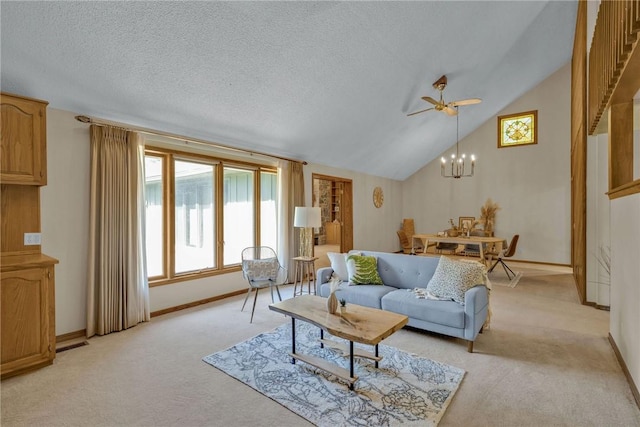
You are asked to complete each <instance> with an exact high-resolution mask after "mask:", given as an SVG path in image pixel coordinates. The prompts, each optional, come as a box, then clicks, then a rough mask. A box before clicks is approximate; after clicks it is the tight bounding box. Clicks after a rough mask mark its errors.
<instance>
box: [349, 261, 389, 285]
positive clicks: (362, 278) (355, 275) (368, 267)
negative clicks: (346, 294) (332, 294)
mask: <svg viewBox="0 0 640 427" xmlns="http://www.w3.org/2000/svg"><path fill="white" fill-rule="evenodd" d="M347 270H348V271H349V282H350V284H351V285H383V284H384V283H382V279H381V278H380V275H379V274H378V259H377V258H376V257H374V256H365V255H349V256H348V257H347Z"/></svg>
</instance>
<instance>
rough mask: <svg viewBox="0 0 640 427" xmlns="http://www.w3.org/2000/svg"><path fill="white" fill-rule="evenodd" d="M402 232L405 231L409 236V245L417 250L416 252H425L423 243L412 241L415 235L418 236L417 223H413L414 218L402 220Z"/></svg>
mask: <svg viewBox="0 0 640 427" xmlns="http://www.w3.org/2000/svg"><path fill="white" fill-rule="evenodd" d="M402 231H404V234H405V235H406V236H407V239H408V240H409V245H410V246H411V247H413V249H415V250H416V251H421V250H423V248H424V247H423V246H422V243H419V242H413V241H412V240H413V235H414V234H416V227H415V222H414V221H413V218H403V219H402ZM414 245H415V246H414Z"/></svg>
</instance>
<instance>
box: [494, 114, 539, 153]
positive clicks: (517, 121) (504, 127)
mask: <svg viewBox="0 0 640 427" xmlns="http://www.w3.org/2000/svg"><path fill="white" fill-rule="evenodd" d="M537 137H538V111H537V110H535V111H527V112H525V113H517V114H509V115H506V116H498V148H503V147H513V146H516V145H529V144H537V143H538V140H537Z"/></svg>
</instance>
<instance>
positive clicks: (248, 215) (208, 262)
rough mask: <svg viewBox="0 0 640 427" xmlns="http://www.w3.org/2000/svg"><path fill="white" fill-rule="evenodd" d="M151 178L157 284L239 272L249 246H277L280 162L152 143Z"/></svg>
mask: <svg viewBox="0 0 640 427" xmlns="http://www.w3.org/2000/svg"><path fill="white" fill-rule="evenodd" d="M145 177H146V186H145V198H146V214H147V218H146V245H147V270H148V276H149V282H150V284H151V285H152V286H154V285H160V284H166V283H172V282H175V281H179V280H185V279H191V278H197V277H203V276H208V275H212V274H218V273H220V272H223V271H225V270H230V271H232V270H237V269H238V267H239V264H240V261H241V260H240V253H241V251H242V249H244V248H245V247H247V246H254V245H267V246H272V247H274V248H275V246H276V243H277V197H276V195H277V173H276V171H275V169H274V168H270V167H265V166H261V165H253V164H238V163H237V162H229V161H227V160H225V159H220V158H214V157H205V156H201V155H194V154H187V153H178V152H174V151H164V150H162V149H158V148H151V147H148V149H147V151H146V155H145Z"/></svg>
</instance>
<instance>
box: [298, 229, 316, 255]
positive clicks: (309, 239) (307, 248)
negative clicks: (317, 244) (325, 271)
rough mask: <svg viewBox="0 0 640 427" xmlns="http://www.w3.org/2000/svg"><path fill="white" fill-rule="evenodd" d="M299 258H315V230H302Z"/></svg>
mask: <svg viewBox="0 0 640 427" xmlns="http://www.w3.org/2000/svg"><path fill="white" fill-rule="evenodd" d="M298 256H304V257H312V256H313V228H311V227H303V228H301V229H300V245H299V246H298Z"/></svg>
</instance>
